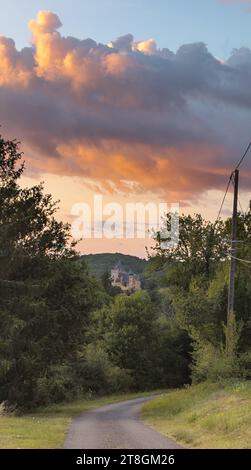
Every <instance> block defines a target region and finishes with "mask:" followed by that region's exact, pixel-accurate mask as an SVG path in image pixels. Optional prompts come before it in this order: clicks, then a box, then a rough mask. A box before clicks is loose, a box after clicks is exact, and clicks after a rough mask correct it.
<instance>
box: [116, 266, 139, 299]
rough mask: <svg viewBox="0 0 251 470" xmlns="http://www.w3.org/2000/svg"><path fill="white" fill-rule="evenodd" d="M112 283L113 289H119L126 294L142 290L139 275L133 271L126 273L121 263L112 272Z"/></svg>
mask: <svg viewBox="0 0 251 470" xmlns="http://www.w3.org/2000/svg"><path fill="white" fill-rule="evenodd" d="M111 281H112V286H113V287H119V288H120V289H121V290H122V291H123V292H126V293H131V292H136V291H137V290H140V289H141V281H140V277H139V275H138V274H135V273H134V272H133V271H132V270H130V271H129V272H127V271H125V269H124V268H123V266H122V264H121V262H120V261H119V262H118V263H117V264H116V265H115V266H114V267H113V268H112V270H111Z"/></svg>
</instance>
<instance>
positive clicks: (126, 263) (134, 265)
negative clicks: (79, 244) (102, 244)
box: [82, 253, 147, 277]
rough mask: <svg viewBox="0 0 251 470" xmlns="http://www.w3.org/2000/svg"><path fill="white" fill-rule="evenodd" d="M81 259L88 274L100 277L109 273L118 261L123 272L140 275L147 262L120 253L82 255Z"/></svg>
mask: <svg viewBox="0 0 251 470" xmlns="http://www.w3.org/2000/svg"><path fill="white" fill-rule="evenodd" d="M82 259H83V260H84V261H85V262H86V264H87V266H88V267H89V270H90V273H91V274H94V275H95V276H97V277H101V276H102V275H103V274H104V273H105V272H106V271H108V272H110V271H111V269H112V268H113V266H114V265H115V264H117V263H118V262H119V261H120V262H121V263H122V265H123V267H124V268H125V270H126V271H127V270H128V271H129V270H130V269H132V271H133V272H134V273H135V274H142V273H143V271H144V269H145V266H146V263H147V261H146V260H145V259H141V258H138V257H137V256H131V255H123V254H122V253H100V254H95V255H83V256H82Z"/></svg>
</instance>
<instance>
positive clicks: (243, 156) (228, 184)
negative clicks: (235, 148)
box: [214, 142, 251, 226]
mask: <svg viewBox="0 0 251 470" xmlns="http://www.w3.org/2000/svg"><path fill="white" fill-rule="evenodd" d="M250 148H251V142H249V144H248V146H247V148H246V150H245V152H244V154H243V155H242V157H241V159H240V161H239V163H238V164H237V166H236V167H235V170H238V168H239V167H240V165H241V164H242V163H243V161H244V159H245V158H246V156H247V154H248V152H249V150H250ZM235 170H233V171H232V173H231V175H230V177H229V180H228V183H227V187H226V191H225V194H224V196H223V200H222V203H221V206H220V210H219V212H218V216H217V219H216V221H215V224H214V225H215V226H216V224H217V222H218V220H219V218H220V215H221V211H222V208H223V206H224V203H225V200H226V196H227V193H228V190H229V186H230V183H231V181H232V182H233V180H232V177H233V174H234V171H235ZM239 205H240V207H241V203H240V201H239ZM241 211H242V212H243V213H244V211H243V209H242V207H241ZM246 213H247V211H246Z"/></svg>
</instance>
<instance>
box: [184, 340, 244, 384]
mask: <svg viewBox="0 0 251 470" xmlns="http://www.w3.org/2000/svg"><path fill="white" fill-rule="evenodd" d="M240 375H241V369H240V363H239V359H238V357H237V355H236V356H231V357H229V356H228V355H227V353H226V351H225V350H224V349H223V348H220V347H216V346H214V345H213V344H212V343H210V342H208V341H202V340H197V342H196V344H195V347H194V353H193V365H192V378H193V381H194V382H201V381H203V380H211V381H213V382H215V381H219V380H221V379H228V378H233V377H240Z"/></svg>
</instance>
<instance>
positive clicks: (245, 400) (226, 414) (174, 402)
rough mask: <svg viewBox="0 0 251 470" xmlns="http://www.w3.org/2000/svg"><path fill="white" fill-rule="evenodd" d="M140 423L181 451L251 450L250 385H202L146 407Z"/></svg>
mask: <svg viewBox="0 0 251 470" xmlns="http://www.w3.org/2000/svg"><path fill="white" fill-rule="evenodd" d="M142 418H143V420H144V421H145V422H146V423H147V424H148V425H150V426H151V427H153V428H154V429H156V430H158V431H159V432H161V433H162V434H164V435H166V436H169V437H172V438H174V439H175V440H176V441H178V442H179V443H180V444H182V445H183V446H184V447H188V448H200V449H204V448H211V449H217V448H219V449H245V448H248V449H250V448H251V382H235V383H226V384H224V385H217V384H210V383H203V384H199V385H192V386H191V387H188V388H185V389H182V390H176V391H171V392H168V393H165V394H162V395H161V396H159V397H158V398H155V399H154V400H153V401H151V402H149V403H146V404H145V405H144V407H143V410H142Z"/></svg>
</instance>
